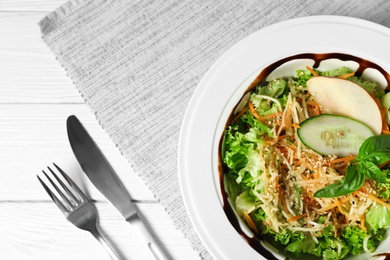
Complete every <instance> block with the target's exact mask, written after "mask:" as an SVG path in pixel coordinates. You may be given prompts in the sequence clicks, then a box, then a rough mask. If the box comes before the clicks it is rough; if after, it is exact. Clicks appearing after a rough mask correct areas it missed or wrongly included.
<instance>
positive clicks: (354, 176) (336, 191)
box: [314, 163, 366, 198]
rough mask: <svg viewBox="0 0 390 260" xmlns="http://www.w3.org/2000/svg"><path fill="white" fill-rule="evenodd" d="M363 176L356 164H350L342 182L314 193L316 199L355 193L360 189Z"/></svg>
mask: <svg viewBox="0 0 390 260" xmlns="http://www.w3.org/2000/svg"><path fill="white" fill-rule="evenodd" d="M365 179H366V178H365V176H364V175H363V174H362V173H361V172H359V171H358V166H357V164H356V163H351V164H350V165H349V166H348V167H347V170H346V172H345V176H344V178H343V179H342V180H340V181H338V182H335V183H333V184H331V185H328V186H326V187H324V188H322V189H320V190H318V191H316V192H315V193H314V197H316V198H334V197H339V196H343V195H346V194H349V193H351V192H354V191H357V190H358V189H360V187H362V185H363V183H364V181H365Z"/></svg>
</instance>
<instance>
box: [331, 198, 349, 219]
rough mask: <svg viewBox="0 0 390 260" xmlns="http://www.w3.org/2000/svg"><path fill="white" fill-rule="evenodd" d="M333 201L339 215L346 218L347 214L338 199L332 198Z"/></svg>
mask: <svg viewBox="0 0 390 260" xmlns="http://www.w3.org/2000/svg"><path fill="white" fill-rule="evenodd" d="M334 201H335V202H336V205H337V207H338V209H339V211H340V213H341V214H343V215H345V216H348V215H349V214H348V213H347V212H345V210H344V209H343V205H341V202H340V201H339V199H338V198H334Z"/></svg>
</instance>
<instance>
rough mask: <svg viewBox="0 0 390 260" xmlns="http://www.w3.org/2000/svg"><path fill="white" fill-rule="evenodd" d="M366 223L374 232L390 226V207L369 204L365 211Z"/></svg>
mask: <svg viewBox="0 0 390 260" xmlns="http://www.w3.org/2000/svg"><path fill="white" fill-rule="evenodd" d="M366 223H367V225H368V227H369V229H370V230H372V231H374V232H377V231H378V230H379V229H387V228H390V209H388V208H386V207H384V206H382V205H379V204H377V205H375V206H371V207H370V209H369V210H368V212H367V213H366Z"/></svg>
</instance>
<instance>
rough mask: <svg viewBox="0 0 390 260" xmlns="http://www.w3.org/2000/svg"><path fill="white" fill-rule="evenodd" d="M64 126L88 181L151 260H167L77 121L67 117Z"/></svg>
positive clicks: (101, 155)
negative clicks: (108, 203)
mask: <svg viewBox="0 0 390 260" xmlns="http://www.w3.org/2000/svg"><path fill="white" fill-rule="evenodd" d="M66 126H67V131H68V138H69V142H70V145H71V147H72V150H73V153H74V155H75V156H76V158H77V160H78V162H79V163H80V165H81V168H82V169H83V171H84V172H85V173H86V175H87V176H88V178H89V179H90V181H91V182H92V183H93V184H94V185H95V187H96V188H97V189H98V190H99V191H100V192H101V193H102V194H103V195H104V196H105V197H106V198H107V199H108V200H109V201H110V202H111V203H112V204H113V205H114V206H115V207H116V209H117V210H118V211H119V212H120V213H121V214H122V216H123V217H124V218H125V220H126V221H127V222H129V223H130V224H131V225H132V227H133V228H134V231H135V233H136V234H137V235H138V237H139V239H140V240H141V242H142V244H143V246H145V248H146V250H147V251H148V253H149V255H150V257H151V259H155V260H162V259H168V257H167V256H166V254H165V253H164V251H163V250H162V249H161V248H160V246H159V245H158V244H157V242H156V241H155V240H154V238H153V236H152V235H151V233H150V232H149V230H148V228H147V227H146V225H145V224H144V222H143V221H142V219H141V218H140V216H139V214H138V213H137V211H136V208H135V207H134V205H133V203H132V202H131V200H130V196H129V194H128V193H127V192H126V190H125V189H124V187H123V185H122V183H121V182H120V181H119V179H118V177H117V175H116V173H115V172H114V170H113V168H112V167H111V165H110V164H109V162H108V161H107V159H106V158H105V156H104V155H103V153H102V152H101V151H100V149H99V147H98V146H97V144H96V143H95V142H94V140H93V139H92V137H91V136H90V135H89V134H88V132H87V130H86V129H85V128H84V126H83V125H82V124H81V122H80V121H79V120H78V118H77V117H76V116H74V115H71V116H69V117H68V119H67V122H66Z"/></svg>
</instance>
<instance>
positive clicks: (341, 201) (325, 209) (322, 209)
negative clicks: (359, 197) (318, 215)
mask: <svg viewBox="0 0 390 260" xmlns="http://www.w3.org/2000/svg"><path fill="white" fill-rule="evenodd" d="M350 199H351V198H350V197H345V198H342V199H341V200H340V201H339V200H337V201H338V202H339V204H340V206H341V204H344V203H345V202H347V201H349V200H350ZM335 207H338V204H337V203H336V202H333V203H331V204H329V205H328V206H326V207H323V208H321V209H320V210H319V211H320V212H325V211H328V210H330V209H333V208H335Z"/></svg>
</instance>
